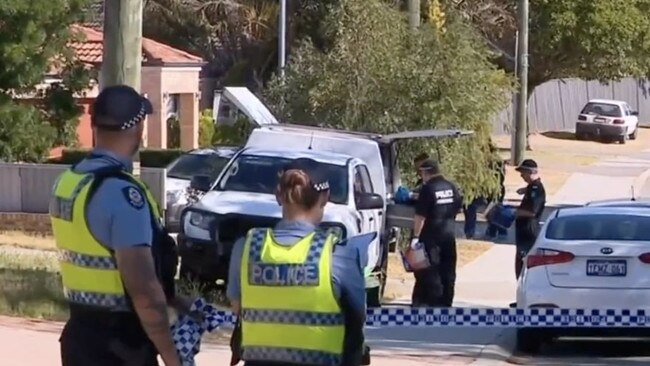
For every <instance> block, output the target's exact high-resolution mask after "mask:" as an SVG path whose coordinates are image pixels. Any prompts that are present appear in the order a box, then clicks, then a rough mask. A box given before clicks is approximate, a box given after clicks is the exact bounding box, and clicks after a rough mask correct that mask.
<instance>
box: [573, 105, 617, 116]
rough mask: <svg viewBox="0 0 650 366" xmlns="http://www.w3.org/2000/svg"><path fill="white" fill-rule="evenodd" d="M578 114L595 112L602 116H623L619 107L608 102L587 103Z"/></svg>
mask: <svg viewBox="0 0 650 366" xmlns="http://www.w3.org/2000/svg"><path fill="white" fill-rule="evenodd" d="M580 114H595V115H598V116H604V117H623V112H622V111H621V107H619V106H618V105H616V104H608V103H587V105H586V106H585V107H584V108H583V109H582V112H580Z"/></svg>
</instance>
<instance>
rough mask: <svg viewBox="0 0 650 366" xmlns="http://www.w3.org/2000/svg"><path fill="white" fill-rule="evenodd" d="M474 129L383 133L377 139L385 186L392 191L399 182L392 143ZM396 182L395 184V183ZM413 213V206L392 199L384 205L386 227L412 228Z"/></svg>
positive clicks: (466, 133)
mask: <svg viewBox="0 0 650 366" xmlns="http://www.w3.org/2000/svg"><path fill="white" fill-rule="evenodd" d="M473 134H474V131H464V130H454V129H450V130H435V129H434V130H419V131H405V132H399V133H394V134H390V135H383V136H381V137H379V139H378V141H379V142H380V144H381V145H382V154H383V155H384V156H383V157H382V159H383V160H384V166H386V167H389V169H388V173H387V174H388V175H389V176H388V177H387V180H388V181H389V182H388V184H387V188H388V189H389V190H390V191H391V192H394V191H395V189H396V188H397V186H398V185H399V184H398V183H399V182H401V177H400V172H399V169H395V168H393V167H396V166H397V149H395V146H394V144H395V143H396V142H398V141H401V140H410V139H418V138H427V139H434V140H440V139H449V138H459V137H464V136H470V135H473ZM396 183H397V184H396ZM414 215H415V207H414V206H413V205H408V204H400V203H393V202H392V201H391V202H389V203H388V204H387V205H386V226H387V227H399V228H405V229H412V228H413V216H414Z"/></svg>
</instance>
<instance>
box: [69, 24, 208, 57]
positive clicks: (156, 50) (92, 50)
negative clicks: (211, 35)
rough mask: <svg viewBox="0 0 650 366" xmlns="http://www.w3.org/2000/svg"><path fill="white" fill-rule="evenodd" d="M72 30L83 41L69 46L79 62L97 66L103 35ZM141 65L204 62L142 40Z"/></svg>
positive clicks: (78, 28)
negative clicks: (77, 33) (79, 34)
mask: <svg viewBox="0 0 650 366" xmlns="http://www.w3.org/2000/svg"><path fill="white" fill-rule="evenodd" d="M73 29H74V30H75V31H77V32H79V33H81V35H82V38H84V39H85V40H83V41H79V42H73V43H71V44H70V46H71V47H72V49H73V50H74V51H75V54H76V56H77V58H78V60H79V61H81V62H83V63H85V64H89V65H93V66H94V65H98V64H101V62H102V53H103V38H104V37H103V34H102V32H101V31H99V30H96V29H92V28H89V27H85V26H81V25H74V26H73ZM142 64H143V65H145V66H202V65H204V64H205V61H203V59H202V58H201V57H199V56H195V55H192V54H190V53H187V52H185V51H181V50H179V49H176V48H173V47H170V46H168V45H165V44H162V43H160V42H156V41H154V40H152V39H149V38H142Z"/></svg>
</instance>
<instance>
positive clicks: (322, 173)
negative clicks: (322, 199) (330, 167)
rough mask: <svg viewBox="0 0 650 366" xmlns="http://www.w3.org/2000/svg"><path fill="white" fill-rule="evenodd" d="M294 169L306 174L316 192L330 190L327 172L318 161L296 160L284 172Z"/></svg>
mask: <svg viewBox="0 0 650 366" xmlns="http://www.w3.org/2000/svg"><path fill="white" fill-rule="evenodd" d="M293 169H296V170H302V171H303V172H305V174H307V176H308V177H309V180H310V181H311V183H312V186H313V188H314V190H316V192H323V191H327V190H328V189H330V184H329V179H328V177H327V171H326V169H325V168H324V167H323V165H322V164H321V163H319V162H317V161H316V160H313V159H309V158H298V159H294V160H292V161H291V162H290V163H289V164H287V165H286V166H285V167H284V169H283V170H284V171H286V170H293Z"/></svg>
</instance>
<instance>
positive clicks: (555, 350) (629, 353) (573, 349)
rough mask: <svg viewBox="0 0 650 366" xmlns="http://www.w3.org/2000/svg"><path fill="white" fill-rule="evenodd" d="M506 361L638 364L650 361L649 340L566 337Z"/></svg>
mask: <svg viewBox="0 0 650 366" xmlns="http://www.w3.org/2000/svg"><path fill="white" fill-rule="evenodd" d="M508 364H514V365H537V366H551V365H553V366H555V365H557V366H560V365H575V366H578V365H590V366H609V365H617V366H619V365H620V366H628V365H629V366H632V365H634V366H641V365H649V364H650V340H638V339H630V340H617V339H594V340H584V339H580V340H578V339H566V340H562V339H560V340H559V341H555V342H553V343H551V344H548V345H545V346H544V347H543V348H542V350H541V352H540V354H539V355H536V356H535V357H531V356H522V355H514V356H512V357H510V359H509V360H508Z"/></svg>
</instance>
